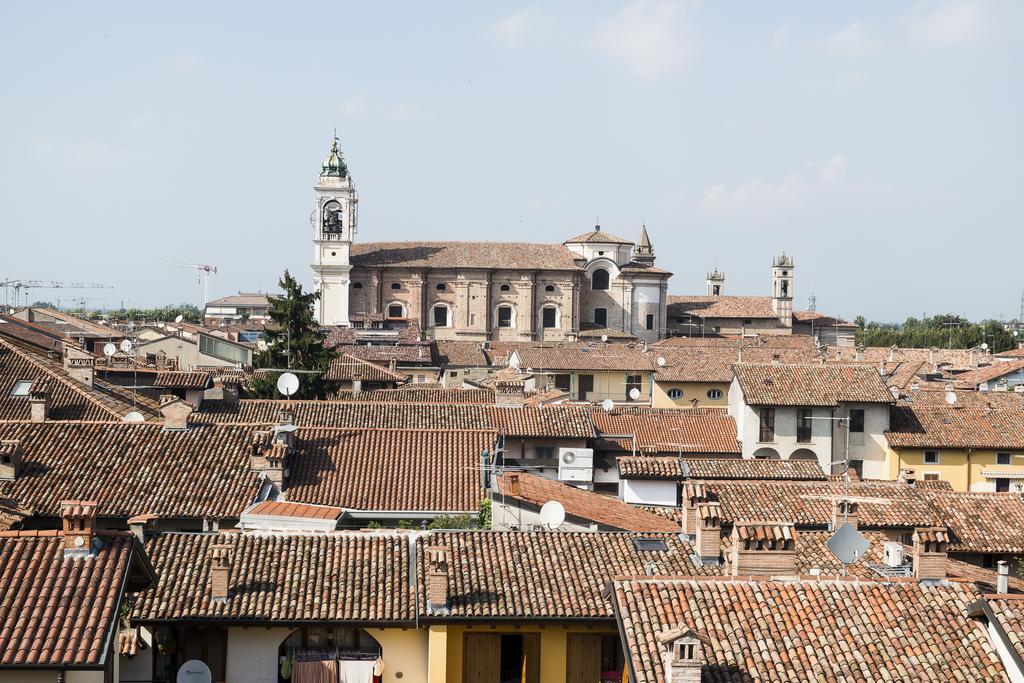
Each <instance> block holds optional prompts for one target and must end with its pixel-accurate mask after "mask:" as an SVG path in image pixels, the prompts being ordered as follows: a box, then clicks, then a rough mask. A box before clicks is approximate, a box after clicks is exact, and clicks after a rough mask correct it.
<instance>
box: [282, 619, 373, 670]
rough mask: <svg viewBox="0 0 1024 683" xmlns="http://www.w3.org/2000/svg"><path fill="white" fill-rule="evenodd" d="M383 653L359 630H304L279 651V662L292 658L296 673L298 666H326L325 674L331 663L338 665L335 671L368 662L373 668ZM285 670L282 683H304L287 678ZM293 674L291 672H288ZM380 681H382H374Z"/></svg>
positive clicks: (343, 628) (295, 633) (307, 627)
mask: <svg viewBox="0 0 1024 683" xmlns="http://www.w3.org/2000/svg"><path fill="white" fill-rule="evenodd" d="M383 652H384V651H383V649H382V648H381V646H380V643H379V642H377V639H376V638H374V637H373V636H371V635H370V634H369V633H367V632H366V631H364V630H362V629H359V628H351V627H346V626H304V627H302V628H300V629H298V630H296V631H293V632H292V634H291V635H290V636H288V637H287V638H285V639H284V640H283V641H282V642H281V645H280V647H278V652H277V654H278V662H281V663H283V662H284V661H285V658H286V657H288V658H290V662H291V663H292V664H293V667H291V668H292V671H294V663H295V662H325V663H326V665H325V670H326V669H327V667H328V666H330V663H331V662H335V663H336V664H334V665H333V667H332V670H334V671H335V673H334V676H335V677H336V676H337V673H336V670H337V668H338V667H342V666H345V665H346V663H347V662H365V663H366V664H365V665H364V666H370V665H372V663H373V662H376V661H377V659H378V658H379V657H381V656H382V655H383ZM283 673H285V670H283V668H282V667H278V672H277V680H278V682H279V683H301V682H300V681H297V680H296V678H295V677H294V676H291V675H289V676H288V677H287V678H285V677H284V676H283V675H282V674H283ZM288 673H291V672H288ZM373 680H374V681H378V680H379V677H374V678H373Z"/></svg>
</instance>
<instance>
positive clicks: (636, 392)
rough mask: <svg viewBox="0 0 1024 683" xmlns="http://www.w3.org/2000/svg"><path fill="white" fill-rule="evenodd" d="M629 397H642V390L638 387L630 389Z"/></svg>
mask: <svg viewBox="0 0 1024 683" xmlns="http://www.w3.org/2000/svg"><path fill="white" fill-rule="evenodd" d="M629 397H630V398H631V399H633V400H634V401H635V400H637V399H638V398H640V390H639V389H637V388H636V387H633V388H632V389H630V390H629Z"/></svg>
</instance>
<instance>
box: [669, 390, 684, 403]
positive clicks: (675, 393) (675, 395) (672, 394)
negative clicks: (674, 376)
mask: <svg viewBox="0 0 1024 683" xmlns="http://www.w3.org/2000/svg"><path fill="white" fill-rule="evenodd" d="M668 397H669V398H670V399H672V400H673V401H675V400H677V399H680V398H682V397H683V390H682V389H669V390H668Z"/></svg>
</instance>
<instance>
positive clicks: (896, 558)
mask: <svg viewBox="0 0 1024 683" xmlns="http://www.w3.org/2000/svg"><path fill="white" fill-rule="evenodd" d="M882 562H884V563H885V566H886V567H902V566H903V545H902V544H900V543H897V542H896V541H886V542H885V545H883V546H882Z"/></svg>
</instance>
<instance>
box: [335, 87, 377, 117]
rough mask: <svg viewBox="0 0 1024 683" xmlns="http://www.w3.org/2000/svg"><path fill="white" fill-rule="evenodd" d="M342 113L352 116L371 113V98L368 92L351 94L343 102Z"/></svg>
mask: <svg viewBox="0 0 1024 683" xmlns="http://www.w3.org/2000/svg"><path fill="white" fill-rule="evenodd" d="M341 113H342V114H344V115H345V116H348V117H351V118H360V117H363V116H366V115H367V114H369V113H370V98H369V96H367V94H366V93H362V92H360V93H355V94H354V95H350V96H349V97H347V98H346V99H345V101H344V102H342V103H341Z"/></svg>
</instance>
